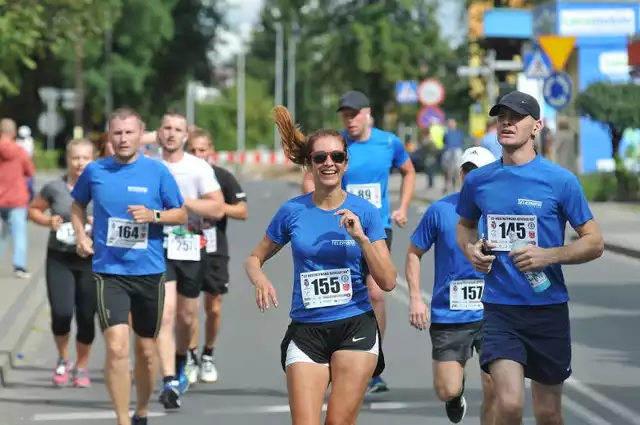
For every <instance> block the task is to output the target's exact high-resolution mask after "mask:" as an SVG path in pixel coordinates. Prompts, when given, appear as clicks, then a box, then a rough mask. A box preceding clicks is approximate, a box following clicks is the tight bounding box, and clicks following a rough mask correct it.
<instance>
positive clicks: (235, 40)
mask: <svg viewBox="0 0 640 425" xmlns="http://www.w3.org/2000/svg"><path fill="white" fill-rule="evenodd" d="M262 2H263V0H229V4H230V6H231V7H230V10H229V12H227V22H228V23H229V26H230V28H232V30H230V31H221V34H220V36H221V39H222V40H223V41H224V42H225V44H224V45H220V46H218V47H217V48H216V52H215V54H214V61H215V62H225V61H226V60H228V59H229V58H231V57H232V56H233V54H234V53H236V52H238V51H239V50H240V48H241V46H242V40H243V38H244V39H245V40H247V39H248V37H249V35H250V33H251V28H252V27H253V25H255V24H256V23H257V22H258V20H259V16H260V11H261V8H262ZM439 5H440V7H439V10H438V21H439V22H440V26H441V28H442V32H443V35H444V36H445V37H451V38H452V39H453V40H454V41H455V42H458V41H460V40H461V38H462V36H463V34H461V33H460V31H459V29H460V27H459V25H457V24H455V25H451V24H450V22H451V21H452V20H453V21H454V22H455V20H456V19H458V17H459V16H460V8H461V5H462V0H454V1H452V0H439Z"/></svg>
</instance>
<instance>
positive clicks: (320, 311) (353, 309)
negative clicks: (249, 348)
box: [266, 193, 386, 323]
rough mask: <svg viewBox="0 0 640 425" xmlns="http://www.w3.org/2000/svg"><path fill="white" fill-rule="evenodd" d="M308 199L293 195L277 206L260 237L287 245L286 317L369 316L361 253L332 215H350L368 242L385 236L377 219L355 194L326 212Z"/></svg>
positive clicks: (316, 319)
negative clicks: (289, 285)
mask: <svg viewBox="0 0 640 425" xmlns="http://www.w3.org/2000/svg"><path fill="white" fill-rule="evenodd" d="M312 195H313V194H312V193H308V194H305V195H302V196H298V197H295V198H293V199H290V200H289V201H287V202H286V203H285V204H284V205H282V206H281V207H280V209H279V210H278V212H277V213H276V215H275V216H274V217H273V219H272V220H271V223H269V226H268V227H267V232H266V233H267V236H268V237H269V239H271V240H272V241H273V242H275V243H277V244H280V245H286V244H287V243H288V242H289V241H291V251H292V253H293V295H292V299H291V311H290V314H289V315H290V317H291V319H292V320H294V321H297V322H306V323H323V322H331V321H334V320H340V319H346V318H349V317H353V316H357V315H359V314H362V313H365V312H367V311H370V310H371V308H372V307H371V303H370V302H369V292H368V290H367V285H366V283H365V282H364V276H363V274H362V262H363V255H362V250H361V249H360V246H359V245H358V244H357V243H356V241H354V240H353V238H352V237H351V236H350V235H349V233H348V232H347V231H346V229H345V228H344V227H340V226H339V221H340V216H337V215H335V213H336V211H338V210H341V209H343V208H346V209H348V210H350V211H351V212H353V213H354V214H356V215H357V216H358V217H359V218H360V223H361V224H362V229H363V230H364V233H365V234H366V235H367V237H368V238H369V240H370V241H371V242H372V243H373V242H375V241H377V240H380V239H385V237H386V235H385V232H384V226H383V225H382V221H381V220H380V214H379V213H378V211H377V210H376V208H375V207H374V206H373V205H371V204H370V203H369V202H367V201H365V200H364V199H362V198H360V197H358V196H356V195H352V194H347V198H346V199H345V201H344V202H343V204H342V205H341V206H340V207H339V208H336V209H334V210H330V211H326V210H323V209H320V208H318V207H316V206H315V205H314V204H313V202H312V200H311V197H312Z"/></svg>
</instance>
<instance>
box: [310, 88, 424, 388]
mask: <svg viewBox="0 0 640 425" xmlns="http://www.w3.org/2000/svg"><path fill="white" fill-rule="evenodd" d="M338 112H339V113H340V116H341V118H342V122H343V123H344V127H345V129H344V130H341V131H340V134H342V135H343V136H344V138H345V139H346V140H347V146H348V147H347V150H348V156H349V168H348V169H347V171H346V172H345V174H344V177H343V179H342V184H343V187H344V189H345V190H346V191H348V192H350V193H354V194H356V195H358V196H361V197H363V198H365V199H367V200H368V201H369V202H371V203H372V204H374V205H375V206H376V207H378V210H379V211H380V215H381V216H382V221H383V223H384V224H385V230H386V233H387V246H388V247H389V249H391V238H392V225H391V223H392V221H393V222H395V223H396V224H398V225H399V226H401V227H403V226H405V225H406V224H407V211H408V209H409V205H411V199H412V197H413V188H414V185H415V176H416V172H415V169H414V168H413V163H412V162H411V160H410V159H409V154H408V153H407V151H406V150H405V148H404V144H403V143H402V142H401V141H400V139H398V137H397V136H396V135H395V134H393V133H389V132H386V131H382V130H380V129H378V128H375V127H373V126H372V125H371V104H370V102H369V98H367V96H365V95H364V94H363V93H360V92H358V91H349V92H347V93H345V94H344V95H343V96H342V97H341V98H340V102H339V104H338ZM392 168H398V169H399V170H400V173H401V174H402V188H401V195H400V207H399V208H398V209H397V210H395V211H393V213H391V211H390V202H389V175H390V172H391V169H392ZM302 190H303V192H305V193H308V192H312V191H313V190H314V187H313V180H312V178H311V176H310V175H309V173H307V174H306V175H305V179H304V181H303V184H302ZM366 269H367V268H366V263H365V272H366V271H367V270H366ZM367 274H368V273H367ZM367 286H368V288H369V296H370V298H371V303H372V304H373V309H374V311H375V314H376V318H377V319H378V325H379V326H380V332H381V333H382V334H383V335H384V332H385V330H386V323H387V320H386V310H385V303H384V292H383V291H382V290H381V289H380V288H378V285H376V283H375V281H374V280H373V278H372V277H371V275H368V276H367ZM387 390H388V388H387V384H386V383H385V382H384V380H382V378H380V377H377V378H373V379H372V380H371V382H370V384H369V392H373V393H375V392H382V391H387Z"/></svg>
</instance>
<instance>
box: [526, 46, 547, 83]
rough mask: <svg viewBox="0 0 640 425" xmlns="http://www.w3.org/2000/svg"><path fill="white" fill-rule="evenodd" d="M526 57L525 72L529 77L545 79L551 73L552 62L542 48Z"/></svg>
mask: <svg viewBox="0 0 640 425" xmlns="http://www.w3.org/2000/svg"><path fill="white" fill-rule="evenodd" d="M524 59H525V60H524V73H525V75H526V76H527V78H533V79H545V78H548V77H549V76H550V75H551V71H552V70H551V63H550V61H549V59H548V58H547V55H545V54H544V52H542V50H536V51H534V52H532V53H529V54H528V55H525V58H524Z"/></svg>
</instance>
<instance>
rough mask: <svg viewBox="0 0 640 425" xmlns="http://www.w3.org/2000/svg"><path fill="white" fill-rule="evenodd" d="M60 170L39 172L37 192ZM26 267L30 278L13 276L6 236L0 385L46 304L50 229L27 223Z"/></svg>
mask: <svg viewBox="0 0 640 425" xmlns="http://www.w3.org/2000/svg"><path fill="white" fill-rule="evenodd" d="M62 173H63V171H60V172H47V173H38V174H37V175H36V178H35V182H36V191H39V190H40V188H41V187H42V186H43V185H44V184H46V183H47V182H49V181H51V180H53V179H55V178H57V177H58V176H60V175H61V174H62ZM28 232H29V235H28V251H27V252H28V257H27V268H28V269H29V272H31V275H32V276H31V279H30V280H24V279H18V278H16V277H14V276H13V265H12V264H11V258H12V255H13V253H12V249H11V247H12V241H11V239H9V241H8V242H7V248H6V251H5V253H4V257H3V258H0V293H1V294H2V296H0V385H2V386H4V383H5V380H6V377H7V373H9V371H10V369H11V368H12V367H14V366H15V365H16V363H17V360H18V357H19V353H18V350H19V348H20V347H21V345H22V342H23V341H24V339H25V338H26V336H27V335H28V334H29V330H30V329H31V326H32V324H33V323H34V321H35V319H36V317H37V315H38V313H39V312H40V311H41V310H42V307H43V306H44V305H45V303H46V296H47V293H46V287H45V281H44V265H45V257H46V251H47V239H48V237H49V231H48V230H47V229H45V228H43V227H40V226H36V225H35V224H33V223H31V222H30V223H29V224H28Z"/></svg>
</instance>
